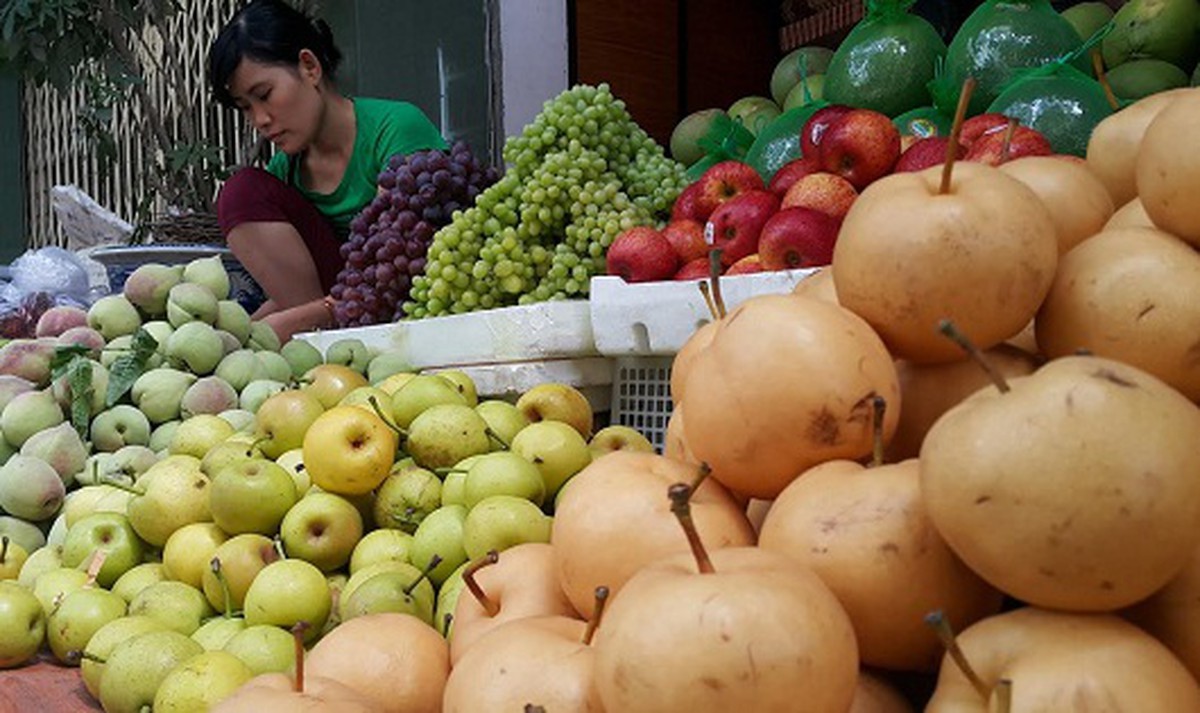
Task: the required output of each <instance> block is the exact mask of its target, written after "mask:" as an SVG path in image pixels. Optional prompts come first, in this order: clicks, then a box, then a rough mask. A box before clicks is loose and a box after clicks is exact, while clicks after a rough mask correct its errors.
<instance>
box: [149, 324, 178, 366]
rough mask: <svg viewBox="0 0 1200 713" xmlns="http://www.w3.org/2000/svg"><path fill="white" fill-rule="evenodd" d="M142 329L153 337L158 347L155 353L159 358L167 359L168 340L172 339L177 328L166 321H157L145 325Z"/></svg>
mask: <svg viewBox="0 0 1200 713" xmlns="http://www.w3.org/2000/svg"><path fill="white" fill-rule="evenodd" d="M142 329H144V330H146V333H147V334H149V335H150V336H151V337H154V342H155V344H157V345H158V346H157V347H155V350H154V351H155V353H156V354H158V356H159V357H161V358H163V359H166V358H167V340H168V339H170V338H171V334H172V333H173V332H174V331H175V328H174V327H172V326H171V323H170V322H168V321H166V320H164V319H156V320H153V321H150V322H146V323H145V324H143V325H142Z"/></svg>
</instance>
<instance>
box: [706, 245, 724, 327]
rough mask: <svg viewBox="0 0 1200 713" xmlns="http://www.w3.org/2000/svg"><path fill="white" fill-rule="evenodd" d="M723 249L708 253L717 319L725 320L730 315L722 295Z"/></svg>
mask: <svg viewBox="0 0 1200 713" xmlns="http://www.w3.org/2000/svg"><path fill="white" fill-rule="evenodd" d="M722 252H724V251H723V250H722V249H721V248H713V249H712V250H709V251H708V271H709V278H708V279H709V280H710V281H711V282H712V296H713V303H715V304H716V306H717V318H718V319H725V315H726V314H727V313H728V312H727V311H726V309H725V298H724V297H723V296H722V295H721V253H722Z"/></svg>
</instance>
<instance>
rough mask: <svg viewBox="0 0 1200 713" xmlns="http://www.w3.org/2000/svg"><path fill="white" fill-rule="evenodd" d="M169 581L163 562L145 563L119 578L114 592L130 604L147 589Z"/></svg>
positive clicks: (114, 584)
mask: <svg viewBox="0 0 1200 713" xmlns="http://www.w3.org/2000/svg"><path fill="white" fill-rule="evenodd" d="M169 579H170V576H168V575H167V568H166V567H164V566H163V563H162V562H143V563H142V564H139V565H137V566H136V567H134V568H133V569H130V570H129V571H128V572H126V573H125V574H122V575H121V576H120V577H118V578H117V581H116V582H114V583H113V586H112V592H113V594H116V595H118V596H120V597H121V598H122V599H124V600H125V602H126V603H129V602H132V601H133V599H134V597H136V596H137V595H138V594H140V593H141V591H142V590H143V589H145V588H146V587H149V586H150V585H152V584H158V583H159V582H166V581H167V580H169Z"/></svg>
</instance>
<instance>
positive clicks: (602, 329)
mask: <svg viewBox="0 0 1200 713" xmlns="http://www.w3.org/2000/svg"><path fill="white" fill-rule="evenodd" d="M814 272H816V270H814V269H805V270H781V271H777V272H759V273H754V274H750V275H734V276H732V277H722V278H721V296H722V298H723V300H724V302H725V306H726V308H727V309H729V310H732V309H733V308H734V307H737V306H738V305H740V304H741V303H743V302H745V301H746V300H748V299H750V298H751V297H756V296H758V295H769V294H783V293H787V292H791V291H792V289H793V288H795V286H796V284H797V283H799V282H800V280H803V279H804V278H805V277H808V276H809V275H811V274H812V273H814ZM699 282H700V281H699V280H687V281H680V282H674V281H666V282H642V283H636V284H630V283H628V282H625V280H623V279H621V278H620V277H613V276H603V277H593V278H592V281H591V284H590V287H589V290H590V296H589V297H590V299H589V302H590V305H591V328H592V334H593V335H594V337H595V343H596V351H598V352H599V353H601V354H604V355H605V356H667V355H673V354H676V353H678V352H679V350H680V349H681V348H682V347H683V345H684V343H685V342H687V340H688V338H689V337H691V336H692V333H693V332H695V331H696V330H697V329H698V328H699V327H701V326H703V325H704V324H705V323H707V322H709V321H711V319H712V314H711V313H710V312H709V309H708V305H707V304H706V303H705V301H704V295H703V294H702V293H701V292H700V288H699Z"/></svg>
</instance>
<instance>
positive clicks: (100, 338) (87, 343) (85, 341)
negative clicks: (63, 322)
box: [18, 325, 105, 378]
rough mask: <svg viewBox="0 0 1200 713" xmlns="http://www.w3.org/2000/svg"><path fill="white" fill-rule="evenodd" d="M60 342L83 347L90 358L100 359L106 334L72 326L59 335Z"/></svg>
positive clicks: (60, 343)
mask: <svg viewBox="0 0 1200 713" xmlns="http://www.w3.org/2000/svg"><path fill="white" fill-rule="evenodd" d="M58 344H59V346H63V347H83V348H85V349H87V353H86V354H85V356H87V357H88V358H89V359H99V358H100V352H102V351H104V344H105V342H104V335H103V334H101V333H100V332H97V331H96V330H94V329H92V328H91V327H88V326H86V325H85V326H82V327H71V328H70V329H68V330H67V331H65V332H63V333H62V334H60V335H58ZM18 378H20V377H18Z"/></svg>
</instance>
